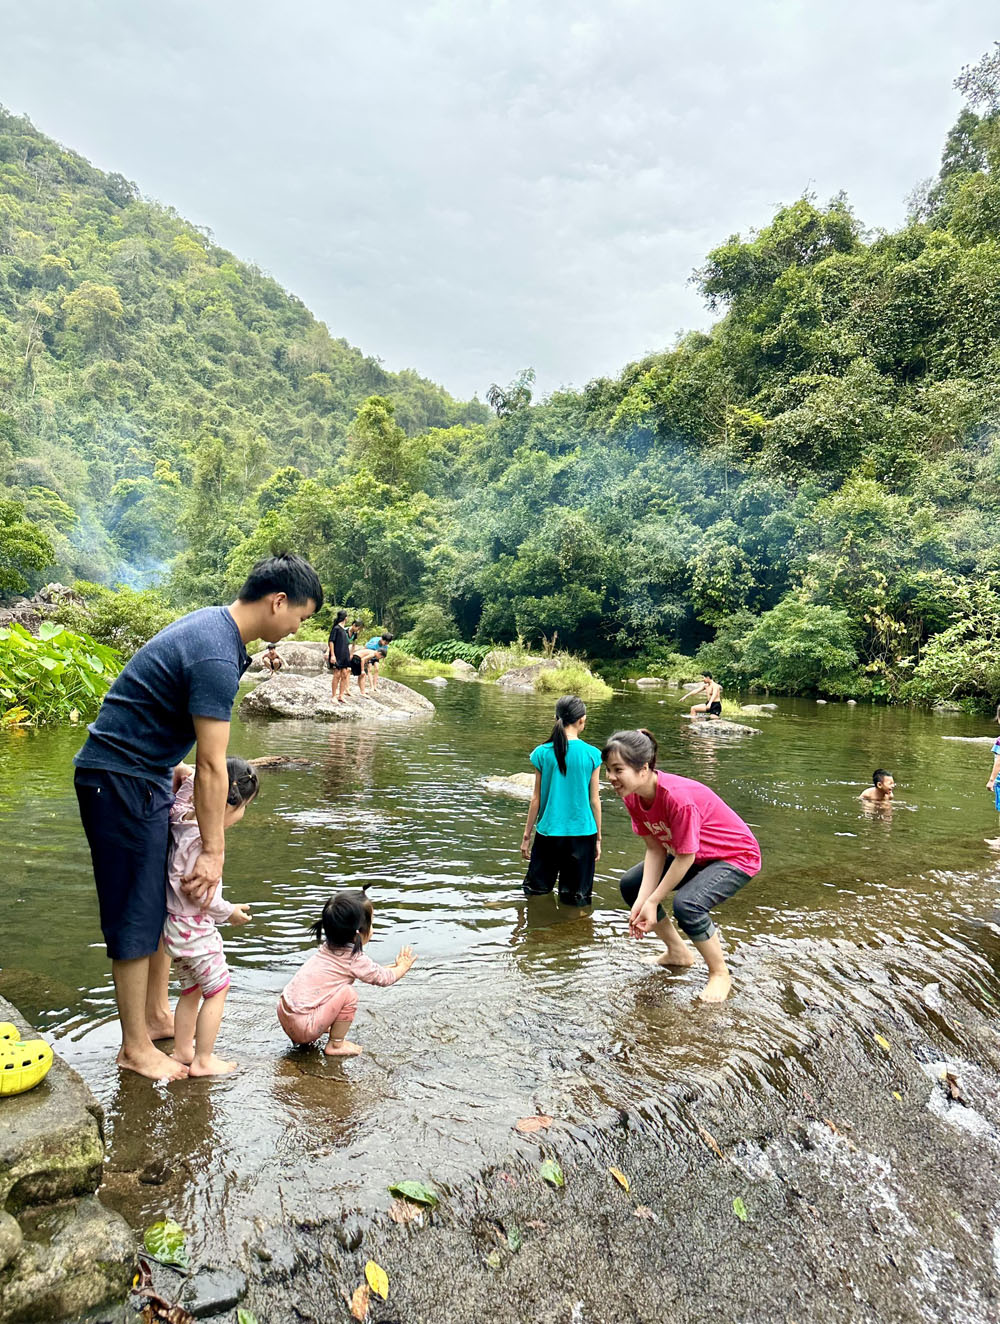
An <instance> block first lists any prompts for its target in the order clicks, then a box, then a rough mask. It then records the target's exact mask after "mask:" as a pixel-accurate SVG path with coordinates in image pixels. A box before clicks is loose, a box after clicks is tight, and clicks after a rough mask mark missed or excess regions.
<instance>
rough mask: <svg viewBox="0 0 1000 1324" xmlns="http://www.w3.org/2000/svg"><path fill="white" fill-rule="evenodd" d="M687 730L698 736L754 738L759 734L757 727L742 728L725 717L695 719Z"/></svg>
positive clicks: (741, 724)
mask: <svg viewBox="0 0 1000 1324" xmlns="http://www.w3.org/2000/svg"><path fill="white" fill-rule="evenodd" d="M687 729H688V730H689V731H693V732H694V733H695V734H696V735H699V736H755V735H758V734H759V732H760V727H759V726H744V725H743V723H742V722H730V721H729V719H728V718H726V717H695V718H693V719H692V720H691V721H690V722H689V723H688V728H687Z"/></svg>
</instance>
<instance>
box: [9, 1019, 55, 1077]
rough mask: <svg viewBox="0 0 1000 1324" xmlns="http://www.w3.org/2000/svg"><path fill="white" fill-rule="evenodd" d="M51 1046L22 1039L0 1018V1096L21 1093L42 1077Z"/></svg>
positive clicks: (15, 1027)
mask: <svg viewBox="0 0 1000 1324" xmlns="http://www.w3.org/2000/svg"><path fill="white" fill-rule="evenodd" d="M51 1065H52V1049H51V1048H50V1047H49V1046H48V1044H47V1043H46V1042H45V1041H44V1039H26V1040H24V1041H22V1039H21V1032H20V1030H19V1029H18V1028H17V1026H16V1025H13V1024H12V1023H11V1022H10V1021H0V1095H5V1094H23V1093H24V1092H25V1090H30V1089H34V1087H35V1086H36V1085H37V1084H38V1083H39V1081H42V1080H44V1079H45V1076H46V1074H47V1073H48V1070H49V1067H50V1066H51Z"/></svg>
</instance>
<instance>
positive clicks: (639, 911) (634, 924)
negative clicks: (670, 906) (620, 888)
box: [628, 901, 656, 938]
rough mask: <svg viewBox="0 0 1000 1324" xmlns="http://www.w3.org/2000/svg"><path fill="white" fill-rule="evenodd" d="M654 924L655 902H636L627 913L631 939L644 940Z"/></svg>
mask: <svg viewBox="0 0 1000 1324" xmlns="http://www.w3.org/2000/svg"><path fill="white" fill-rule="evenodd" d="M655 923H656V902H655V901H641V902H640V901H637V902H636V903H635V905H634V906H633V907H632V909H631V910H630V911H629V917H628V931H629V935H630V936H631V937H633V938H645V936H646V934H647V933H648V932H649V930H650V929H651V928H652V927H653V925H654V924H655Z"/></svg>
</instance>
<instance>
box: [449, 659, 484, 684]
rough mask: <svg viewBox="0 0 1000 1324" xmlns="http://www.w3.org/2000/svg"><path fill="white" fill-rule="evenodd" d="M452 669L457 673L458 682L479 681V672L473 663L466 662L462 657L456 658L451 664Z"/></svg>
mask: <svg viewBox="0 0 1000 1324" xmlns="http://www.w3.org/2000/svg"><path fill="white" fill-rule="evenodd" d="M451 669H452V671H453V672H454V673H455V679H456V680H478V679H479V672H478V671H477V670H476V668H475V667H474V666H473V665H472V663H471V662H464V661H463V660H462V659H461V658H460V657H456V658H455V661H454V662H452V664H451Z"/></svg>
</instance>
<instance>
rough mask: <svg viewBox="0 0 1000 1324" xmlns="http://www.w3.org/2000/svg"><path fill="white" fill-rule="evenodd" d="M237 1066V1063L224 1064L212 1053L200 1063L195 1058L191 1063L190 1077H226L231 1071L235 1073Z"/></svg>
mask: <svg viewBox="0 0 1000 1324" xmlns="http://www.w3.org/2000/svg"><path fill="white" fill-rule="evenodd" d="M238 1066H239V1063H238V1062H224V1061H223V1060H222V1058H221V1057H216V1055H215V1054H214V1053H213V1054H212V1055H211V1057H207V1058H205V1059H204V1061H202V1060H201V1059H200V1058H197V1057H196V1058H195V1059H194V1061H193V1062H192V1063H191V1070H190V1075H191V1076H192V1078H193V1077H195V1076H228V1075H229V1073H230V1072H231V1071H235V1070H236V1068H237V1067H238Z"/></svg>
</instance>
